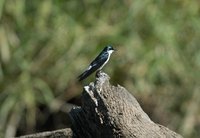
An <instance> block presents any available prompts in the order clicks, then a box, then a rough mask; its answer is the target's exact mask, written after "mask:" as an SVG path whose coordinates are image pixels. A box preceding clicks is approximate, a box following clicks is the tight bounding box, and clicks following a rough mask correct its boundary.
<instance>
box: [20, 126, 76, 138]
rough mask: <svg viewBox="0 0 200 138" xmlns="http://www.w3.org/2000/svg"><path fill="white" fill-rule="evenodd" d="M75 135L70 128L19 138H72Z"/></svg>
mask: <svg viewBox="0 0 200 138" xmlns="http://www.w3.org/2000/svg"><path fill="white" fill-rule="evenodd" d="M72 135H73V133H72V130H71V129H70V128H65V129H60V130H55V131H46V132H41V133H36V134H31V135H25V136H20V137H17V138H71V137H72Z"/></svg>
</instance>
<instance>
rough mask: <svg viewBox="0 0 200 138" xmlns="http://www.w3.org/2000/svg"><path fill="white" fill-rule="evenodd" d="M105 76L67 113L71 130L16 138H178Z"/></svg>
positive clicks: (86, 89)
mask: <svg viewBox="0 0 200 138" xmlns="http://www.w3.org/2000/svg"><path fill="white" fill-rule="evenodd" d="M109 79H110V78H109V76H108V75H107V74H105V73H102V72H100V73H98V75H97V78H96V81H95V82H94V83H93V82H92V83H90V84H89V85H88V86H85V87H84V90H83V93H82V106H81V107H74V108H73V109H72V110H71V111H70V113H69V116H70V119H71V122H72V128H71V129H72V130H71V129H63V130H57V131H52V132H43V133H38V134H33V135H27V136H23V137H20V138H40V137H51V138H56V137H74V138H114V137H127V138H182V136H181V135H179V134H177V133H175V132H173V131H171V130H169V129H168V128H166V127H164V126H162V125H159V124H156V123H154V122H153V121H151V119H150V118H149V117H148V115H147V114H146V113H145V112H144V111H143V110H142V108H141V107H140V105H139V103H138V102H137V100H136V99H135V98H134V96H133V95H131V94H130V93H129V92H128V91H127V90H126V89H125V88H123V87H121V86H119V85H118V86H112V85H111V84H110V83H109Z"/></svg>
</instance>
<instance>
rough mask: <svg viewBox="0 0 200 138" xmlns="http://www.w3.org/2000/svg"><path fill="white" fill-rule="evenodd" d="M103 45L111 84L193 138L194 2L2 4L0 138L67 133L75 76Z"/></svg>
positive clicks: (196, 125)
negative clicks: (109, 52) (109, 49)
mask: <svg viewBox="0 0 200 138" xmlns="http://www.w3.org/2000/svg"><path fill="white" fill-rule="evenodd" d="M107 44H112V45H113V46H114V47H115V48H117V49H118V51H117V52H116V53H115V54H113V56H112V57H111V61H110V62H109V64H108V65H107V66H106V68H104V71H105V72H107V73H108V74H109V75H110V76H111V81H112V83H113V84H117V83H119V84H120V85H123V86H124V87H126V88H127V89H128V90H129V91H130V92H133V94H134V96H136V97H137V99H138V100H139V102H140V103H141V105H142V107H143V108H144V110H145V111H146V112H147V113H148V115H149V116H150V117H151V119H153V120H154V121H155V122H157V123H160V124H163V125H165V126H167V127H169V128H170V129H172V130H174V131H176V132H178V133H180V134H182V135H183V136H185V137H188V138H189V137H191V138H195V137H196V138H197V137H199V136H200V108H199V104H200V47H199V44H200V2H199V0H193V1H189V0H142V1H141V0H123V1H107V0H79V1H77V0H56V1H55V0H42V1H41V0H0V137H11V136H15V135H24V134H28V133H34V132H35V131H44V130H53V129H58V128H64V127H67V125H68V124H67V122H68V121H67V119H65V118H67V115H66V112H68V111H69V110H70V107H71V105H72V104H78V103H79V101H80V100H79V99H78V98H75V99H74V97H77V96H78V95H80V92H81V91H82V87H81V85H80V84H77V83H76V77H77V76H78V75H79V74H80V73H81V72H82V71H83V70H84V69H85V68H86V67H87V65H88V64H89V63H90V61H91V60H92V59H93V58H94V57H95V56H96V55H97V54H98V53H99V51H101V49H102V48H103V47H104V46H105V45H107ZM93 79H94V75H93V76H91V77H90V78H89V79H88V80H86V81H84V83H85V84H87V83H88V82H89V81H92V80H93ZM71 99H72V100H71ZM62 119H63V120H65V121H63V120H62ZM63 122H64V123H63Z"/></svg>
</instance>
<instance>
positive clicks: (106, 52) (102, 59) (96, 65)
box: [78, 45, 115, 81]
mask: <svg viewBox="0 0 200 138" xmlns="http://www.w3.org/2000/svg"><path fill="white" fill-rule="evenodd" d="M114 51H115V49H114V48H113V47H112V46H111V45H107V46H106V47H104V49H103V50H102V51H101V53H100V54H99V55H98V56H97V57H96V58H95V59H94V60H93V61H92V62H91V63H90V65H89V67H88V68H87V69H86V70H85V71H84V72H83V73H82V74H81V75H79V76H78V81H82V80H84V79H86V78H87V77H88V76H89V75H91V74H92V73H94V72H95V71H97V72H98V71H101V70H102V68H103V67H104V66H105V65H106V63H107V62H108V60H109V59H110V56H111V54H112V53H113V52H114Z"/></svg>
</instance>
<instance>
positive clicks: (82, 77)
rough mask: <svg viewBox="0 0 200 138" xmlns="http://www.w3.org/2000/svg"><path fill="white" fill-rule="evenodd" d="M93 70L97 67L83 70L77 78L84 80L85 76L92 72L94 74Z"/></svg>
mask: <svg viewBox="0 0 200 138" xmlns="http://www.w3.org/2000/svg"><path fill="white" fill-rule="evenodd" d="M93 72H95V69H93V68H92V69H89V70H86V71H85V72H83V73H82V74H81V75H79V76H78V77H77V78H78V81H82V80H84V79H85V78H87V77H88V76H89V75H90V74H92V73H93Z"/></svg>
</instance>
